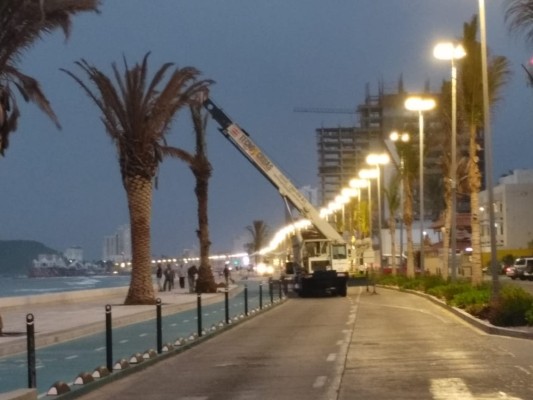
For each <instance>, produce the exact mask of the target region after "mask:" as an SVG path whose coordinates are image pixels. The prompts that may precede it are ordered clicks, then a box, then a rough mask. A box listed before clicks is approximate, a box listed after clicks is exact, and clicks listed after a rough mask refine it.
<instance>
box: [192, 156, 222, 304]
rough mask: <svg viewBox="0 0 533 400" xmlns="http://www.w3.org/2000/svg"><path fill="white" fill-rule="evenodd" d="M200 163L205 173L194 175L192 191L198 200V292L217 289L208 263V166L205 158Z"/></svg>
mask: <svg viewBox="0 0 533 400" xmlns="http://www.w3.org/2000/svg"><path fill="white" fill-rule="evenodd" d="M202 165H205V166H207V172H206V173H199V174H197V175H195V176H196V187H195V189H194V192H195V193H196V198H197V202H198V230H197V231H196V234H197V235H198V240H199V242H200V268H199V270H198V281H197V283H196V290H197V291H198V292H199V293H214V292H216V290H217V287H216V283H215V278H214V277H213V271H212V270H211V265H210V264H209V248H210V247H211V241H210V240H209V223H208V211H207V210H208V208H207V205H208V180H209V176H210V171H211V169H210V167H209V163H208V162H207V160H205V163H202Z"/></svg>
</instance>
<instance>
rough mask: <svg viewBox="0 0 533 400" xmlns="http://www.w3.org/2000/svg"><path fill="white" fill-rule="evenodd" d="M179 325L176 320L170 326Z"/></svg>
mask: <svg viewBox="0 0 533 400" xmlns="http://www.w3.org/2000/svg"><path fill="white" fill-rule="evenodd" d="M176 325H178V324H177V323H176V322H174V323H173V324H170V326H176Z"/></svg>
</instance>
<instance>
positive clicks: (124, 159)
mask: <svg viewBox="0 0 533 400" xmlns="http://www.w3.org/2000/svg"><path fill="white" fill-rule="evenodd" d="M148 56H149V53H147V54H146V55H145V56H144V58H143V60H142V62H141V63H140V64H135V65H134V66H133V67H132V68H131V69H130V68H129V66H128V64H127V62H126V60H124V73H123V74H121V72H120V71H119V68H118V67H117V65H116V64H115V63H113V64H112V69H113V75H114V78H115V83H113V82H112V80H111V79H110V78H109V77H108V76H106V75H105V74H104V73H103V72H101V71H100V70H98V69H97V68H96V67H94V66H92V65H90V64H89V63H88V62H87V61H85V60H81V61H78V62H76V65H77V66H78V67H79V68H80V69H81V70H82V71H83V72H84V73H85V74H86V75H87V77H88V78H89V80H90V82H92V84H93V85H94V86H95V88H94V89H91V88H90V87H89V86H88V84H86V83H85V82H84V81H83V80H82V79H81V78H78V77H77V76H76V75H75V74H74V73H72V72H70V71H68V70H63V71H64V72H66V73H67V74H68V75H69V76H71V77H72V78H73V79H74V80H75V81H76V82H77V83H78V84H79V85H80V86H81V87H82V89H83V90H84V91H85V92H86V94H87V95H88V96H89V97H90V98H91V99H92V100H93V101H94V103H95V104H96V105H97V107H98V108H99V109H100V111H101V112H102V117H101V119H102V122H103V123H104V126H105V130H106V132H107V133H108V135H109V136H110V137H111V139H112V140H113V142H114V144H115V145H116V149H117V153H118V158H119V164H120V173H121V177H122V184H123V185H124V189H125V190H126V195H127V201H128V209H129V214H130V225H131V241H132V243H131V245H132V274H131V282H130V287H129V290H128V294H127V296H126V299H125V304H154V303H155V298H154V288H153V283H152V268H151V250H150V219H151V208H152V182H153V180H154V177H155V176H156V174H157V170H158V167H159V164H160V162H161V160H162V155H163V153H164V151H165V148H166V147H167V146H166V141H165V135H166V133H167V132H168V131H169V129H170V126H171V123H172V122H173V120H174V118H175V115H176V113H177V112H178V111H179V110H180V109H181V108H182V107H184V106H186V105H188V104H190V102H191V101H193V99H194V98H195V96H198V94H199V93H200V92H204V91H206V90H207V84H208V83H207V82H206V81H198V80H197V77H198V75H199V71H198V70H196V69H195V68H192V67H185V68H181V69H180V68H175V69H174V71H173V72H172V74H171V75H170V77H169V79H168V80H167V81H166V83H164V82H163V80H164V79H165V75H166V73H167V72H168V70H169V69H170V68H171V67H173V64H172V63H166V64H164V65H163V66H162V67H161V68H159V70H157V71H156V73H155V74H154V76H153V78H152V79H151V80H150V81H149V82H148V76H147V75H148Z"/></svg>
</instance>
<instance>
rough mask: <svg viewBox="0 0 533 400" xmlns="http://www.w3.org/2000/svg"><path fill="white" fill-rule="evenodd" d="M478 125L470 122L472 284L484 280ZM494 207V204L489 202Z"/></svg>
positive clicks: (469, 173) (469, 170) (469, 171)
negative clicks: (480, 217) (480, 219)
mask: <svg viewBox="0 0 533 400" xmlns="http://www.w3.org/2000/svg"><path fill="white" fill-rule="evenodd" d="M476 131H477V129H476V125H475V124H470V142H469V153H470V154H469V156H470V163H469V167H468V182H469V185H470V221H471V222H470V225H471V227H472V234H471V242H472V243H471V244H472V257H471V267H472V284H473V285H479V284H480V283H481V282H482V280H483V275H482V265H481V235H480V227H479V189H480V187H481V173H480V172H479V166H478V163H477V159H478V154H477V148H478V144H477V141H476ZM489 207H492V204H489Z"/></svg>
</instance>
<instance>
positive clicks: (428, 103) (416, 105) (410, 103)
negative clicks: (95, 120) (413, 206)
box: [405, 96, 436, 274]
mask: <svg viewBox="0 0 533 400" xmlns="http://www.w3.org/2000/svg"><path fill="white" fill-rule="evenodd" d="M435 105H436V104H435V100H434V99H432V98H428V97H419V96H413V97H408V98H407V100H405V108H406V109H407V110H409V111H417V112H418V136H419V142H420V156H419V157H418V158H419V167H418V168H419V171H418V174H419V180H420V188H419V202H420V272H421V273H422V274H423V273H424V111H429V110H432V109H433V108H435Z"/></svg>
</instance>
